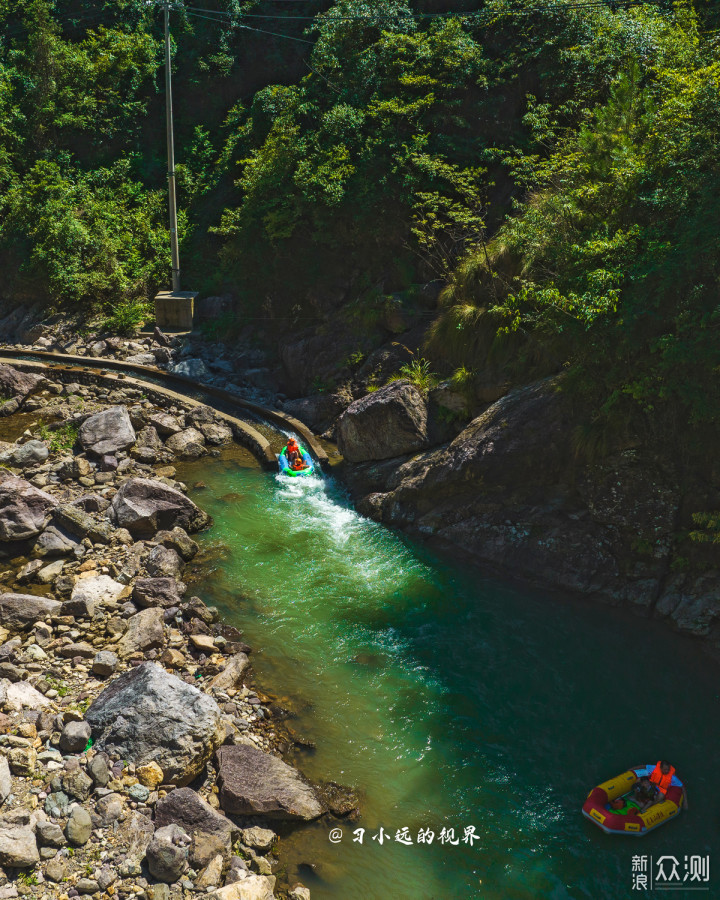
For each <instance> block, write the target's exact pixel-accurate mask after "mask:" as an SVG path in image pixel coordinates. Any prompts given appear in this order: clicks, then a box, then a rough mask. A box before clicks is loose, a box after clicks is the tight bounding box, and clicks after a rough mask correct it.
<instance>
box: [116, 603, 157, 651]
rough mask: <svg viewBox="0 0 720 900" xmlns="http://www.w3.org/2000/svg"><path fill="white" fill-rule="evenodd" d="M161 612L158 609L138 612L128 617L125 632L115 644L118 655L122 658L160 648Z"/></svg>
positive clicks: (151, 608) (153, 608) (152, 608)
mask: <svg viewBox="0 0 720 900" xmlns="http://www.w3.org/2000/svg"><path fill="white" fill-rule="evenodd" d="M163 622H164V618H163V611H162V609H160V608H159V607H155V606H154V607H150V608H149V609H143V610H140V612H139V613H135V615H134V616H130V618H129V619H128V623H127V631H126V632H125V634H124V635H123V636H122V637H121V638H120V640H119V642H118V644H117V652H118V655H119V656H120V657H121V658H123V657H127V656H132V655H133V653H144V652H145V651H146V650H153V649H155V648H157V647H162V645H163V639H164V629H163Z"/></svg>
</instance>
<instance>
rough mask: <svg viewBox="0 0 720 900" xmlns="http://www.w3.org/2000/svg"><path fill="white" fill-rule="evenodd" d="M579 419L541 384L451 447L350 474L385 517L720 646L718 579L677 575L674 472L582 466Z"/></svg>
mask: <svg viewBox="0 0 720 900" xmlns="http://www.w3.org/2000/svg"><path fill="white" fill-rule="evenodd" d="M346 415H347V413H346ZM573 424H574V423H573V417H572V414H571V410H570V406H569V403H568V402H567V400H566V398H565V396H564V395H563V393H562V391H560V390H558V385H557V383H555V382H552V381H544V382H540V383H537V384H534V385H530V386H528V387H524V388H521V389H519V390H516V391H513V392H511V393H509V394H507V395H506V396H505V397H502V398H501V399H500V400H498V401H497V402H495V403H493V404H492V405H491V406H489V407H488V409H487V410H486V411H485V412H484V413H482V415H480V416H479V417H478V418H476V419H474V420H473V421H472V422H470V424H469V425H468V426H467V427H466V428H465V429H464V430H463V431H462V432H461V433H460V434H458V435H457V437H455V439H454V440H452V441H451V442H450V443H447V444H444V445H442V446H439V447H436V448H433V449H431V450H429V451H425V452H421V453H419V454H416V455H412V456H409V455H405V456H403V457H396V458H394V459H383V460H375V461H367V462H363V463H360V464H356V465H354V466H347V465H346V476H347V481H348V483H349V485H350V488H351V490H352V492H353V495H354V497H355V500H356V502H357V504H358V508H359V509H360V511H361V512H363V513H364V514H366V515H368V516H370V517H372V518H374V519H376V520H378V521H381V522H384V523H385V524H387V525H392V526H395V527H400V528H403V529H406V530H408V531H411V532H415V533H417V534H419V535H424V536H427V537H429V538H431V539H432V541H434V542H435V543H437V544H439V545H441V546H443V547H445V548H450V549H452V550H453V551H454V552H457V553H459V554H461V555H463V556H464V557H466V558H468V559H470V560H471V561H472V562H474V563H476V564H478V565H484V566H488V567H491V568H493V569H495V570H497V571H500V572H502V573H505V574H511V575H512V576H514V577H520V578H524V579H527V580H530V581H533V582H535V583H538V584H541V585H544V586H548V587H551V588H559V589H562V590H569V591H577V592H581V593H583V594H587V595H591V596H596V597H598V598H600V599H602V600H604V601H606V602H611V603H616V604H625V605H631V606H634V607H637V608H640V609H642V610H644V611H645V612H647V613H651V614H653V615H656V616H663V617H669V618H670V619H671V621H672V622H673V624H674V625H675V626H676V627H677V628H679V629H680V630H683V631H687V632H690V633H693V634H696V635H699V636H704V637H709V638H710V639H711V641H712V642H713V643H714V644H716V645H717V646H718V647H719V648H720V599H719V598H720V577H718V576H717V574H716V573H709V574H705V575H703V576H702V577H699V576H697V577H691V576H689V575H675V574H673V573H672V572H671V571H670V563H671V551H672V541H673V535H674V533H675V531H676V530H677V526H678V516H679V510H680V505H681V491H680V489H679V487H678V484H677V478H676V473H675V472H674V471H673V469H672V467H671V466H669V465H668V464H667V463H666V462H664V461H661V460H658V459H656V458H651V457H649V456H647V455H643V454H642V453H641V451H638V450H626V451H623V452H618V453H616V454H615V455H613V456H610V457H608V458H606V459H604V460H603V462H602V463H600V464H597V465H587V464H580V463H579V462H578V461H577V460H576V459H575V456H574V453H573V449H572V428H573ZM352 458H353V457H352V455H351V456H350V459H352Z"/></svg>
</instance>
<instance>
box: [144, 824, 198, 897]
mask: <svg viewBox="0 0 720 900" xmlns="http://www.w3.org/2000/svg"><path fill="white" fill-rule="evenodd" d="M189 845H190V837H189V835H188V834H187V833H186V832H185V830H184V829H183V828H181V827H180V826H179V825H165V826H163V827H162V828H158V829H157V831H156V832H155V834H154V835H153V837H152V840H151V841H150V843H149V844H148V847H147V850H146V851H145V853H146V859H147V864H148V869H149V870H150V874H151V875H152V876H153V878H156V879H157V880H158V881H164V882H165V883H166V884H174V883H175V882H176V881H178V880H179V879H180V876H181V875H182V874H183V872H184V871H185V869H186V868H187V858H188V847H189Z"/></svg>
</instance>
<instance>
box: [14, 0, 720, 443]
mask: <svg viewBox="0 0 720 900" xmlns="http://www.w3.org/2000/svg"><path fill="white" fill-rule="evenodd" d="M211 7H212V9H214V10H216V11H218V12H219V13H222V14H223V15H222V16H220V17H214V16H213V15H211V14H208V13H205V14H204V15H205V18H203V17H202V15H200V16H198V15H195V14H194V13H193V10H192V9H188V10H186V11H182V10H180V9H174V10H173V13H172V23H173V25H172V28H173V40H174V43H175V57H174V58H175V67H174V79H175V82H174V84H175V92H176V93H175V96H176V100H175V105H176V113H177V121H176V125H177V157H178V166H177V170H178V180H179V190H180V193H179V203H180V210H181V222H180V232H181V238H182V259H183V267H184V270H185V272H186V278H187V280H188V281H189V282H191V283H192V285H193V287H196V288H200V289H204V290H206V291H210V290H212V291H227V290H229V291H231V292H232V293H233V294H234V295H235V297H236V298H237V300H238V303H239V304H240V306H241V307H242V308H244V309H245V311H246V312H248V313H249V314H256V315H258V316H260V315H262V316H270V317H272V316H277V317H279V318H280V319H282V317H284V316H286V315H288V314H294V313H296V312H297V310H298V309H300V308H301V309H303V311H304V312H306V313H307V314H309V315H311V316H312V315H315V314H316V315H318V316H321V315H325V314H327V309H328V303H329V302H334V303H337V299H336V298H338V297H339V298H340V302H345V303H347V302H349V301H353V302H354V303H355V304H357V303H360V304H361V305H362V304H366V305H367V306H368V307H369V306H371V305H372V304H375V305H376V306H377V300H378V297H380V298H383V297H384V296H387V295H388V294H391V293H392V294H394V296H395V298H396V301H397V298H398V297H399V298H400V300H399V301H397V302H400V303H402V302H403V298H407V299H408V302H410V300H411V298H412V297H413V296H414V294H413V285H416V284H418V283H422V282H425V281H428V280H430V279H433V278H441V279H445V280H446V281H447V283H448V287H447V288H446V289H445V291H444V293H443V296H442V309H441V311H440V315H439V318H438V320H437V322H436V323H435V324H434V327H433V329H432V333H431V336H430V340H429V344H428V346H427V348H426V350H425V351H424V352H425V354H426V356H427V357H428V359H429V360H430V362H429V363H428V365H431V366H432V369H433V371H437V372H440V373H441V374H451V373H453V372H455V379H456V382H457V383H460V382H462V384H463V385H464V386H465V387H466V388H468V389H471V388H472V385H473V383H475V382H477V383H487V382H488V381H493V380H494V381H496V382H502V381H508V380H509V381H513V380H521V379H527V378H529V377H539V376H543V375H547V374H553V373H556V372H559V371H562V370H567V377H566V378H565V380H564V383H565V384H566V386H567V387H568V388H572V389H573V390H574V391H575V393H576V395H577V396H578V397H580V398H582V399H583V408H584V409H585V410H586V411H587V412H586V415H585V422H584V424H583V425H582V426H581V428H580V429H579V431H578V445H579V446H585V447H586V448H600V449H602V448H603V447H606V446H608V445H609V444H610V443H612V441H613V440H616V439H617V438H618V436H621V437H622V439H623V440H626V441H628V440H629V441H632V439H633V438H632V434H633V433H642V434H643V435H644V436H648V435H650V436H655V437H657V438H658V439H660V440H664V439H665V437H666V436H667V435H672V436H674V437H677V438H678V439H680V438H681V437H685V438H687V437H688V436H689V435H693V434H695V433H696V432H694V431H693V429H699V430H701V431H703V432H704V433H708V434H709V433H712V434H715V433H716V431H715V429H716V428H717V425H718V412H719V409H720V405H719V402H720V392H719V390H718V383H717V382H718V371H720V368H719V367H720V350H719V346H720V345H719V343H718V340H717V330H718V328H720V306H719V305H718V301H717V280H718V259H719V248H718V237H717V235H718V233H719V229H718V224H720V223H718V218H719V217H720V213H718V211H717V204H716V203H715V202H714V199H715V194H716V184H717V182H718V179H719V178H720V172H719V168H718V164H719V162H720V150H719V149H718V147H720V143H719V142H718V136H719V135H718V129H719V127H720V94H719V91H720V87H719V85H720V58H719V57H718V49H717V40H716V35H715V33H714V31H713V30H712V29H713V27H714V26H716V25H717V22H716V21H715V20H714V18H713V16H714V15H715V13H714V8H712V7H711V6H708V9H707V10H706V8H705V6H704V5H699V6H698V7H697V9H694V8H693V7H692V6H691V5H690V4H689V3H687V2H679V3H675V4H674V5H671V4H669V3H657V4H655V3H649V2H643V3H637V4H636V5H634V6H631V7H629V8H620V7H617V5H615V7H614V8H610V6H605V5H603V4H601V3H598V4H597V5H592V4H590V5H588V4H583V5H575V4H573V3H570V2H565V0H550V2H548V0H546V2H543V3H542V4H539V3H537V2H533V0H489V2H487V3H485V4H479V3H470V2H466V0H448V2H447V3H445V4H442V5H441V4H440V3H439V2H434V0H426V2H420V0H418V2H410V0H407V2H402V0H376V2H369V0H367V2H365V0H337V2H334V3H333V2H331V0H327V2H321V0H316V2H314V0H307V2H300V0H298V2H296V3H293V4H292V5H286V4H278V3H272V2H246V3H240V2H238V0H213V3H212V4H211ZM440 12H451V13H454V15H451V16H442V15H436V14H437V13H440ZM419 13H424V14H428V15H425V16H424V17H420V16H419V15H418V14H419ZM459 13H466V14H463V15H459ZM262 16H268V17H269V18H262ZM272 17H274V18H272ZM303 17H305V18H303ZM211 19H212V21H211ZM241 26H242V27H241ZM251 29H259V32H258V31H257V30H255V31H253V30H251ZM266 32H274V33H275V34H276V35H285V36H287V38H289V39H286V38H283V37H277V36H273V35H271V34H267V33H266ZM162 62H163V59H162V29H161V10H160V6H159V5H154V6H153V5H148V4H146V3H144V2H141V0H118V2H114V3H112V4H110V3H105V4H99V5H98V4H90V3H89V2H87V0H31V2H29V3H20V2H18V0H0V268H2V270H3V272H4V273H5V282H4V284H3V293H4V295H5V296H7V297H13V298H15V299H18V298H19V299H23V300H25V299H28V300H33V301H34V300H40V301H42V302H43V303H45V304H47V305H48V306H53V305H57V304H58V303H62V302H84V303H91V304H94V305H96V306H104V307H105V308H106V309H111V308H112V309H115V308H116V307H117V306H118V304H120V305H121V306H122V304H127V305H128V306H129V307H130V308H131V309H137V308H138V307H137V304H138V302H140V301H143V300H147V299H148V298H149V297H151V296H152V293H153V292H154V291H155V290H156V289H157V288H158V287H159V286H165V285H166V284H167V280H168V269H169V251H168V239H167V226H166V216H165V208H166V206H165V205H166V199H165V193H164V186H165V164H164V159H163V154H164V140H163V137H164V119H163V115H164V105H163V103H164V100H163V85H162ZM133 304H134V305H133ZM638 426H640V427H638ZM688 426H689V428H688Z"/></svg>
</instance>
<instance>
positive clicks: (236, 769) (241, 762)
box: [217, 744, 323, 821]
mask: <svg viewBox="0 0 720 900" xmlns="http://www.w3.org/2000/svg"><path fill="white" fill-rule="evenodd" d="M217 761H218V766H219V774H218V784H219V785H220V806H221V808H222V809H223V810H225V812H227V813H232V814H235V815H258V816H264V817H267V818H269V819H296V820H297V819H301V820H305V821H308V820H310V819H317V818H318V817H319V816H321V815H322V813H323V808H322V806H321V805H320V802H319V800H318V799H317V797H316V795H315V792H314V790H313V789H312V788H311V787H310V785H309V784H307V783H306V782H305V781H303V779H302V778H301V777H300V774H299V773H298V772H297V771H296V770H295V769H293V768H291V767H290V766H288V765H286V764H285V763H284V762H283V761H282V760H281V759H278V758H277V757H276V756H272V755H271V754H270V753H265V752H264V751H263V750H259V749H257V748H256V747H250V746H247V745H243V744H240V745H237V746H234V747H230V746H225V747H221V748H220V749H219V750H218V752H217Z"/></svg>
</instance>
